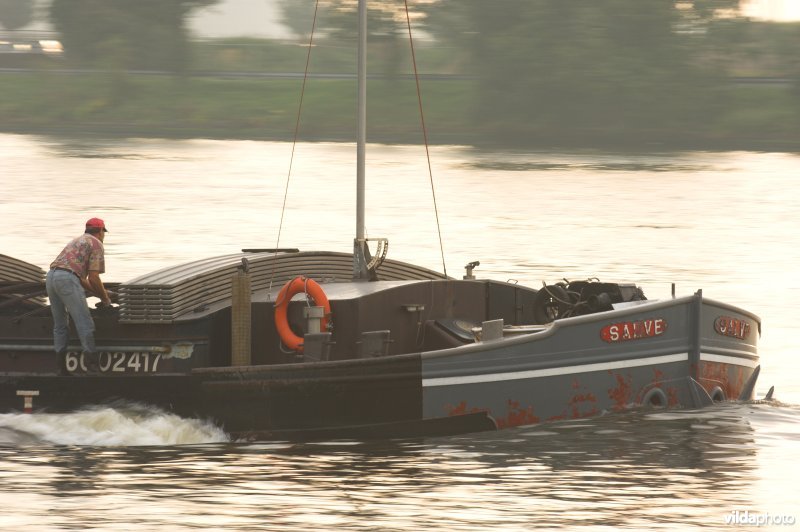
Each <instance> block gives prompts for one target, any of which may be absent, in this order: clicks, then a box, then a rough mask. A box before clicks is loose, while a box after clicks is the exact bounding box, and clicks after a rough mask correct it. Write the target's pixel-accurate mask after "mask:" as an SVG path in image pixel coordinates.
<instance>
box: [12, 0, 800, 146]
mask: <svg viewBox="0 0 800 532" xmlns="http://www.w3.org/2000/svg"><path fill="white" fill-rule="evenodd" d="M217 1H219V0H53V1H52V5H51V10H50V13H49V16H50V19H51V21H52V23H53V25H54V26H55V28H56V29H57V30H58V31H59V32H60V34H61V40H62V42H63V44H64V48H65V50H66V55H67V56H68V60H69V61H70V62H72V63H73V64H75V65H79V66H91V67H97V68H101V69H104V70H106V71H108V72H111V73H112V74H111V77H112V84H111V86H110V90H109V88H107V90H108V92H109V94H112V95H114V98H116V99H119V98H120V96H122V97H124V94H125V91H126V87H129V86H130V82H129V79H128V77H129V74H128V72H129V71H131V70H160V71H169V72H174V73H176V74H183V73H186V72H189V71H191V70H193V69H201V70H212V69H229V70H250V69H252V70H256V71H260V72H263V71H267V72H268V71H270V70H272V71H273V72H281V71H282V72H286V71H292V70H293V71H301V70H302V68H303V64H304V58H305V55H304V54H305V48H301V47H298V46H296V44H297V43H305V42H307V40H308V36H309V33H310V31H311V26H312V19H313V17H314V15H315V7H317V6H318V7H319V9H318V10H317V13H316V23H315V24H316V27H315V38H314V39H315V43H316V44H318V45H319V46H318V47H317V48H316V49H315V52H314V54H316V57H317V58H319V59H316V60H315V59H314V58H313V57H312V70H313V71H316V72H329V73H330V72H342V73H345V72H346V73H352V72H353V70H354V69H355V43H356V36H357V27H356V23H357V21H356V18H357V17H356V8H357V1H356V0H319V2H317V0H275V2H276V5H277V6H278V7H279V8H280V9H281V12H282V14H283V22H284V23H285V24H286V25H287V26H288V27H289V28H290V29H291V30H292V31H293V32H294V34H295V35H296V36H297V40H296V42H294V43H285V44H284V43H267V41H262V43H261V44H259V43H258V42H256V41H255V40H248V41H244V40H240V41H241V50H247V53H244V52H242V53H228V54H223V53H217V52H219V51H225V52H230V51H231V50H232V49H233V47H235V45H236V43H235V42H226V43H224V44H223V43H222V42H220V43H216V44H215V43H193V42H191V36H190V35H189V33H188V30H187V19H188V17H189V16H190V15H191V14H192V13H193V12H194V11H195V10H197V9H199V8H202V7H206V6H209V5H211V4H214V3H216V2H217ZM408 4H409V8H410V12H411V16H412V26H413V29H414V32H415V39H417V52H418V53H417V58H418V61H419V63H420V64H419V67H420V70H421V71H422V72H429V73H448V74H458V75H460V76H459V77H458V78H456V79H455V80H453V81H447V82H446V86H445V84H440V85H439V86H437V87H436V91H438V92H437V94H438V95H439V99H438V100H431V101H426V102H425V105H426V108H427V109H430V108H433V110H434V111H435V110H437V109H439V110H441V111H442V113H447V118H448V119H449V126H450V127H453V128H454V129H455V130H456V132H457V133H458V134H459V135H460V136H461V137H462V138H463V136H464V132H465V131H470V132H471V134H474V135H476V142H479V141H480V139H481V138H487V139H488V138H491V139H494V140H499V141H503V142H505V141H515V142H519V143H523V144H528V145H530V144H532V143H537V142H539V141H542V142H543V143H551V144H552V143H559V142H560V141H562V140H564V141H567V142H572V143H579V144H584V145H591V144H592V143H593V142H594V141H597V140H601V141H602V140H606V139H616V140H617V141H618V142H623V143H624V142H626V141H629V140H630V141H641V140H653V141H656V142H658V141H664V142H682V141H683V140H684V139H688V140H691V139H693V138H697V137H705V138H713V137H715V136H717V137H720V136H725V135H732V134H733V135H743V134H750V135H754V136H758V135H762V134H767V135H774V136H776V137H777V136H783V137H786V136H790V135H795V136H798V135H800V54H797V50H798V49H800V24H777V23H767V22H754V21H748V20H746V19H743V18H741V17H740V16H738V15H737V9H738V4H739V0H650V1H642V0H497V1H495V2H488V1H486V0H408ZM369 8H370V10H369V12H368V13H369V28H370V68H371V73H373V74H375V73H381V74H384V75H385V77H386V79H388V81H387V82H384V81H379V82H377V83H383V85H382V86H381V87H380V90H379V91H373V92H371V94H372V95H375V94H378V95H379V96H383V97H385V98H386V99H387V100H389V103H387V104H386V105H392V102H391V98H392V97H393V96H396V94H395V92H396V93H397V94H399V93H400V90H401V89H402V90H403V91H405V89H406V88H407V87H406V86H405V85H403V83H405V82H403V81H402V78H400V77H399V76H398V75H399V74H409V73H411V69H410V60H409V50H408V40H407V27H406V21H405V3H404V1H403V0H370V2H369ZM30 16H31V13H30V4H29V3H28V0H0V23H3V24H5V25H12V26H13V25H17V26H18V25H20V24H22V23H23V22H24V21H25V20H28V19H29V18H30ZM420 36H421V37H422V38H421V39H420V38H419V37H420ZM232 41H235V40H232ZM331 49H333V50H334V52H330V50H331ZM253 50H263V53H262V52H252V51H253ZM256 53H259V54H260V55H259V57H258V58H257V60H256V59H253V58H254V57H255V55H254V54H256ZM326 54H327V55H326ZM215 55H218V56H219V57H225V58H227V59H225V61H226V63H223V62H214V59H213V56H215ZM230 58H240V59H241V58H249V59H248V60H250V61H251V62H250V63H249V64H245V63H241V62H240V63H236V62H235V61H230ZM314 61H318V62H314ZM220 67H224V68H220ZM375 67H377V68H375ZM733 76H762V77H763V76H772V77H778V78H782V79H786V80H788V82H787V83H783V84H781V85H780V86H771V87H768V88H759V89H755V88H753V87H741V86H739V85H736V84H735V83H733V82H732V81H731V78H732V77H733ZM792 80H794V82H793V83H794V84H793V85H790V84H789V83H791V82H792ZM230 83H231V84H233V83H234V82H230ZM272 83H274V82H272ZM326 83H328V85H326V86H327V87H329V89H330V94H329V95H328V102H327V103H326V105H328V107H327V108H326V110H327V111H335V113H339V114H338V115H337V116H336V117H334V118H331V119H330V120H341V116H344V115H345V114H346V113H349V110H343V109H342V110H340V109H339V108H338V107H336V108H334V107H335V106H336V105H337V101H339V100H337V99H336V98H333V97H332V96H331V95H333V94H337V91H340V90H342V87H334V85H335V84H336V83H349V82H347V81H342V82H336V81H329V82H326ZM371 83H376V82H374V81H373V82H371ZM442 83H444V82H442ZM217 86H218V87H221V85H217ZM276 86H277V85H276ZM287 87H288V86H287ZM183 88H187V90H188V89H190V87H189V86H187V85H184V86H182V87H179V89H181V90H183ZM425 89H426V87H425V86H423V92H425ZM236 90H244V89H243V86H242V87H238V88H237V89H236ZM448 90H449V91H451V92H452V97H450V98H448V97H445V99H442V97H441V94H443V93H446V92H447V91H448ZM756 90H760V91H761V92H760V93H759V94H756V93H755V92H754V91H756ZM393 91H395V92H393ZM255 92H256V89H255V88H254V89H253V94H252V95H250V94H249V93H248V97H252V98H256V96H257V95H256V94H255ZM242 94H244V93H242ZM765 96H766V97H765ZM320 98H321V99H324V98H325V96H324V95H322V94H321V96H320ZM398 98H399V96H398ZM106 100H108V99H106ZM282 101H289V100H287V99H286V98H284V99H283V100H282ZM371 101H372V102H374V101H375V100H371ZM107 104H108V101H106V102H105V105H107ZM346 104H347V105H349V103H347V102H345V101H339V103H338V105H339V106H343V105H346ZM198 105H199V104H198ZM204 105H205V104H204ZM265 105H270V103H269V102H268V103H267V104H265ZM194 111H195V112H196V113H197V114H201V113H200V111H199V110H198V108H195V109H194ZM270 112H274V114H275V116H277V115H283V114H285V113H286V110H284V109H280V110H277V109H276V110H274V111H270ZM407 114H408V115H409V116H411V115H413V112H410V113H407ZM440 114H441V113H440ZM451 115H452V116H451ZM322 116H323V118H324V116H326V115H322ZM331 116H334V115H333V114H332V115H331ZM372 116H374V115H372ZM231 118H233V117H231ZM265 120H266V119H265ZM392 125H393V124H392V123H387V125H386V126H385V127H387V128H391V127H392ZM397 127H400V126H397Z"/></svg>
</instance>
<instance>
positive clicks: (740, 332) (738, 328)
mask: <svg viewBox="0 0 800 532" xmlns="http://www.w3.org/2000/svg"><path fill="white" fill-rule="evenodd" d="M714 330H715V331H717V333H718V334H721V335H722V336H732V337H734V338H738V339H740V340H744V339H745V338H747V337H748V336H750V322H749V321H747V320H742V319H739V318H732V317H731V316H720V317H719V318H717V319H716V320H714Z"/></svg>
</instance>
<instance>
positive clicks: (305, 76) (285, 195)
mask: <svg viewBox="0 0 800 532" xmlns="http://www.w3.org/2000/svg"><path fill="white" fill-rule="evenodd" d="M318 9H319V0H316V2H314V18H313V19H312V21H311V35H309V38H308V53H307V54H306V68H305V70H304V71H303V85H302V87H301V88H300V103H299V105H298V106H297V119H296V120H295V124H294V138H293V139H292V154H291V156H290V157H289V173H288V174H287V175H286V187H285V188H284V191H283V205H282V206H281V220H280V222H279V223H278V238H277V240H276V241H275V254H274V255H273V258H272V272H271V273H270V276H269V292H268V294H271V293H272V282H273V280H274V279H275V266H276V264H277V262H278V261H277V257H278V250H279V249H280V247H281V246H280V243H281V231H282V230H283V216H284V214H285V212H286V199H287V198H288V197H289V181H290V179H291V177H292V166H293V164H294V152H295V148H296V147H297V134H298V132H299V131H300V115H301V114H302V111H303V99H304V98H305V94H306V81H307V80H308V66H309V64H310V63H311V48H312V46H313V45H314V30H315V29H316V27H317V10H318Z"/></svg>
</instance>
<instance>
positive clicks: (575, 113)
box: [428, 0, 738, 140]
mask: <svg viewBox="0 0 800 532" xmlns="http://www.w3.org/2000/svg"><path fill="white" fill-rule="evenodd" d="M737 7H738V0H694V1H693V2H683V1H681V2H675V1H668V0H658V1H649V2H642V1H641V0H603V1H600V2H598V1H596V0H569V1H564V0H503V1H502V2H501V3H499V4H498V3H497V2H485V1H482V0H442V1H440V2H438V3H436V4H434V5H433V6H431V7H430V9H429V10H428V13H429V15H430V16H429V24H430V27H431V32H432V33H434V34H435V35H436V36H437V38H440V39H442V40H444V41H445V42H448V43H449V44H450V45H451V46H452V47H453V48H454V49H463V50H465V51H467V53H468V54H469V56H470V59H469V64H470V66H471V68H472V73H473V74H474V75H475V76H476V77H477V78H478V79H479V82H478V88H477V97H476V100H475V109H474V113H475V114H474V119H475V123H476V124H483V127H485V128H487V129H488V130H489V131H490V132H491V133H492V134H494V135H500V136H501V137H504V138H518V137H520V136H522V137H523V138H530V137H533V138H548V137H549V138H554V139H556V140H558V139H570V138H571V139H575V140H579V139H580V137H582V136H586V137H597V136H598V135H603V136H607V135H612V136H613V135H615V136H625V135H628V134H630V135H636V136H641V135H643V134H645V135H648V134H649V135H652V136H653V137H671V136H675V135H681V134H692V133H693V131H695V130H697V129H702V128H704V127H705V125H707V124H711V123H714V121H715V120H717V119H719V117H720V116H721V115H722V114H723V113H724V112H725V109H726V104H727V99H728V93H729V91H728V89H729V86H728V80H727V72H726V71H725V69H724V62H722V61H719V60H718V59H719V58H718V57H717V56H718V55H719V54H721V53H724V50H725V48H726V47H728V49H730V47H731V46H732V45H733V44H734V43H735V39H736V38H737V32H735V31H730V24H729V23H728V21H727V20H726V19H724V18H716V17H715V15H719V14H720V13H725V12H729V13H732V12H734V11H735V10H736V8H737Z"/></svg>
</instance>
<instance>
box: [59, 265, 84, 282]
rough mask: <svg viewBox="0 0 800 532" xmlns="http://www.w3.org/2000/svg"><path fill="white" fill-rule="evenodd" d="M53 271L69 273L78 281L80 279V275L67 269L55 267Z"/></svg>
mask: <svg viewBox="0 0 800 532" xmlns="http://www.w3.org/2000/svg"><path fill="white" fill-rule="evenodd" d="M53 269H54V270H61V271H62V272H69V273H71V274H72V275H74V276H75V277H77V278H78V279H80V278H81V277H80V275H78V274H77V273H75V272H73V271H72V270H70V269H69V268H59V267H55V268H53Z"/></svg>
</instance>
